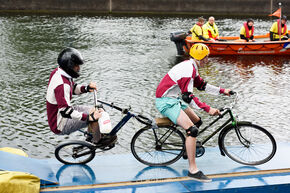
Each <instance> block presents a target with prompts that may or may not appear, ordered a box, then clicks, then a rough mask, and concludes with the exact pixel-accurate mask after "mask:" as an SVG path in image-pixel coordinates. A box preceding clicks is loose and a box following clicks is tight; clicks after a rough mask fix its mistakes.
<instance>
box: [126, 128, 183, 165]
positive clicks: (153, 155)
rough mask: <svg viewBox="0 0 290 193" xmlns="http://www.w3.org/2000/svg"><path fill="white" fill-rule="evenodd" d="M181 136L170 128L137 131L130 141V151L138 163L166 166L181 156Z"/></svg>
mask: <svg viewBox="0 0 290 193" xmlns="http://www.w3.org/2000/svg"><path fill="white" fill-rule="evenodd" d="M184 140H185V139H184V136H183V134H182V133H181V132H180V131H178V130H176V129H174V128H172V127H163V128H162V127H160V128H158V129H156V130H152V129H146V130H145V129H144V130H140V131H138V132H137V133H136V134H135V136H134V137H133V139H132V144H131V150H132V153H133V155H134V156H135V157H136V159H137V160H139V161H140V162H142V163H144V164H147V165H155V166H157V165H159V166H161V165H168V164H170V163H173V162H175V161H176V160H178V159H179V158H180V157H181V156H182V154H183V153H182V152H183V151H184Z"/></svg>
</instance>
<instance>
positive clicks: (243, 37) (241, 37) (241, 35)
mask: <svg viewBox="0 0 290 193" xmlns="http://www.w3.org/2000/svg"><path fill="white" fill-rule="evenodd" d="M240 39H242V40H246V41H247V42H248V41H249V39H248V38H246V37H245V36H244V35H243V34H240Z"/></svg>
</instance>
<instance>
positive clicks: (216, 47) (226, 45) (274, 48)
mask: <svg viewBox="0 0 290 193" xmlns="http://www.w3.org/2000/svg"><path fill="white" fill-rule="evenodd" d="M185 41H186V45H187V48H190V47H191V46H192V45H193V44H195V43H200V41H199V42H197V41H191V40H188V39H186V40H185ZM202 43H204V44H206V45H207V46H208V48H209V49H210V55H211V56H220V55H290V41H289V40H288V41H267V42H235V41H231V42H229V41H227V42H218V41H215V42H202ZM187 48H185V49H184V50H185V52H188V49H187Z"/></svg>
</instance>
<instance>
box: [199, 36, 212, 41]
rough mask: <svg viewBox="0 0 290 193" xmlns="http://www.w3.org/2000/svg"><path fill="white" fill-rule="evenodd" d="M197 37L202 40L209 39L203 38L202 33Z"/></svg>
mask: <svg viewBox="0 0 290 193" xmlns="http://www.w3.org/2000/svg"><path fill="white" fill-rule="evenodd" d="M198 38H199V39H200V40H203V41H209V40H210V38H205V37H203V36H202V35H199V36H198Z"/></svg>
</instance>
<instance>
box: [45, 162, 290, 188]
mask: <svg viewBox="0 0 290 193" xmlns="http://www.w3.org/2000/svg"><path fill="white" fill-rule="evenodd" d="M287 172H289V173H290V168H285V169H276V170H259V171H249V172H235V173H224V174H211V175H207V176H208V177H210V178H228V177H239V176H251V175H265V174H279V173H287ZM187 180H192V179H191V178H189V177H176V178H160V179H148V180H137V181H127V182H113V183H104V184H92V185H78V186H62V187H48V188H41V189H40V191H41V192H50V191H64V190H79V189H91V188H106V187H118V186H132V185H142V184H155V183H165V182H178V181H187Z"/></svg>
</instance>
